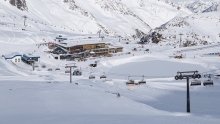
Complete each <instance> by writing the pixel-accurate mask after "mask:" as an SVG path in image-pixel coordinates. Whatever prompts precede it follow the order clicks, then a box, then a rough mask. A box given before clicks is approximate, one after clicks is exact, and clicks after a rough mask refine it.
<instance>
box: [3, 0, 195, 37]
mask: <svg viewBox="0 0 220 124" xmlns="http://www.w3.org/2000/svg"><path fill="white" fill-rule="evenodd" d="M16 1H17V2H15V0H6V1H1V2H0V7H1V8H2V9H3V10H1V11H2V13H4V14H5V16H6V17H7V15H14V16H18V17H22V16H24V15H26V16H27V17H28V18H27V25H29V26H30V25H32V26H35V27H38V28H39V26H37V25H35V24H39V23H43V24H45V25H47V26H50V27H45V26H44V27H43V26H42V27H41V28H40V29H39V30H46V29H47V30H48V29H50V30H56V31H59V30H66V31H73V32H75V33H81V34H91V33H97V32H98V31H100V30H101V32H102V33H105V34H109V35H114V36H118V35H120V36H122V37H128V38H132V37H139V38H140V37H142V35H144V34H145V33H147V32H149V31H150V30H152V29H154V28H155V27H159V26H160V25H162V24H164V23H166V22H167V21H169V20H170V19H172V18H174V17H176V16H180V17H185V16H187V15H189V14H191V12H189V11H187V10H184V9H180V8H178V7H177V6H174V5H173V4H172V2H169V1H167V0H129V1H128V0H83V1H82V0H46V1H45V0H28V1H25V0H16ZM11 5H13V6H15V7H16V8H18V9H19V10H22V11H19V10H18V9H16V8H15V7H13V6H11ZM21 5H22V6H21ZM4 10H5V11H4ZM6 20H7V21H6ZM5 21H6V22H8V23H9V22H10V23H16V24H22V23H21V22H20V21H19V22H18V21H17V20H15V21H11V19H10V18H8V19H5ZM58 27H59V28H58ZM67 29H68V30H67Z"/></svg>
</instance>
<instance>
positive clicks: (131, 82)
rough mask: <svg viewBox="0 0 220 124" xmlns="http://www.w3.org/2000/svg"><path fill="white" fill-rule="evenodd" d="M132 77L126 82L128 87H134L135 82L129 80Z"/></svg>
mask: <svg viewBox="0 0 220 124" xmlns="http://www.w3.org/2000/svg"><path fill="white" fill-rule="evenodd" d="M129 77H130V76H128V81H127V82H126V85H130V86H134V85H135V81H134V80H133V79H129Z"/></svg>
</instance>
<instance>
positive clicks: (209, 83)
mask: <svg viewBox="0 0 220 124" xmlns="http://www.w3.org/2000/svg"><path fill="white" fill-rule="evenodd" d="M208 78H209V79H208V80H205V81H204V82H203V85H204V86H211V85H214V83H213V80H211V74H209V75H208Z"/></svg>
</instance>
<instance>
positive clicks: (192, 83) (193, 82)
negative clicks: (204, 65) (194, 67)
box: [190, 80, 201, 86]
mask: <svg viewBox="0 0 220 124" xmlns="http://www.w3.org/2000/svg"><path fill="white" fill-rule="evenodd" d="M197 85H201V81H200V80H193V81H191V84H190V86H197Z"/></svg>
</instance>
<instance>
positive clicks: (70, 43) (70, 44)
mask: <svg viewBox="0 0 220 124" xmlns="http://www.w3.org/2000/svg"><path fill="white" fill-rule="evenodd" d="M55 43H56V44H57V45H59V46H62V47H73V46H80V45H87V44H106V43H108V42H100V39H99V38H98V39H86V40H66V41H62V42H55Z"/></svg>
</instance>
